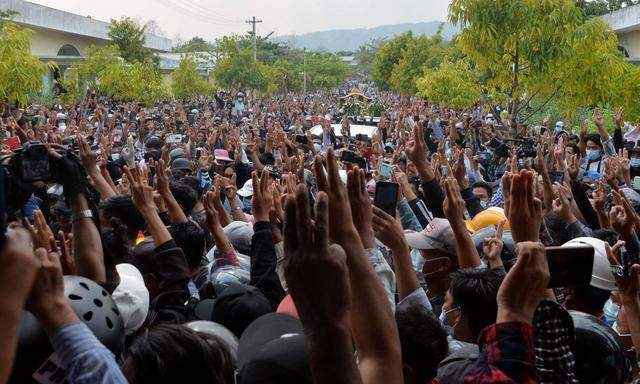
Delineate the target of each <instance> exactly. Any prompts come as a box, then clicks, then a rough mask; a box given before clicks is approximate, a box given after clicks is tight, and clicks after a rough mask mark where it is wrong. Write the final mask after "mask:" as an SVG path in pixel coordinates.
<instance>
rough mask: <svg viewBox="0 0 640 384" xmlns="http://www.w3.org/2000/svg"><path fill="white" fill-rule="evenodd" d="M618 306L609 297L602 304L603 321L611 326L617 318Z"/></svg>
mask: <svg viewBox="0 0 640 384" xmlns="http://www.w3.org/2000/svg"><path fill="white" fill-rule="evenodd" d="M619 311H620V307H619V306H618V305H616V304H615V303H614V302H613V301H612V300H611V299H609V300H607V302H606V303H605V304H604V319H605V320H604V321H605V322H606V323H607V324H609V326H612V325H613V323H615V322H616V321H617V320H618V312H619Z"/></svg>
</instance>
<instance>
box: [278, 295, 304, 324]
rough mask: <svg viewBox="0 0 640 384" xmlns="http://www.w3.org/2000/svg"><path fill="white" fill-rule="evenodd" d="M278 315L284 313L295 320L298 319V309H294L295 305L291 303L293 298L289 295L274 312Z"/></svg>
mask: <svg viewBox="0 0 640 384" xmlns="http://www.w3.org/2000/svg"><path fill="white" fill-rule="evenodd" d="M276 312H278V313H284V314H286V315H289V316H293V317H295V318H296V319H299V318H300V316H299V315H298V309H297V308H296V304H295V303H294V302H293V298H292V297H291V294H290V293H288V294H287V296H285V297H284V299H282V301H281V302H280V304H279V305H278V309H277V310H276Z"/></svg>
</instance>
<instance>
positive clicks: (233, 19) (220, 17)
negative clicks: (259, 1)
mask: <svg viewBox="0 0 640 384" xmlns="http://www.w3.org/2000/svg"><path fill="white" fill-rule="evenodd" d="M183 2H184V3H187V4H191V5H192V6H193V7H194V8H197V10H198V11H200V12H203V13H206V14H207V15H208V16H211V17H214V18H217V19H218V20H221V21H226V22H229V23H240V22H242V19H240V18H236V17H230V16H226V15H224V14H222V13H220V12H218V11H214V10H212V9H209V8H207V7H205V6H204V5H201V4H199V3H198V2H197V1H193V0H183Z"/></svg>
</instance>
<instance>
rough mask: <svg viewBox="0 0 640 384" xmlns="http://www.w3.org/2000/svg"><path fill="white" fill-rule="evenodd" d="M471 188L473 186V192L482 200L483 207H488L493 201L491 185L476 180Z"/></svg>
mask: <svg viewBox="0 0 640 384" xmlns="http://www.w3.org/2000/svg"><path fill="white" fill-rule="evenodd" d="M471 188H473V194H474V195H475V196H476V197H477V198H478V200H480V205H481V206H482V208H485V209H486V208H488V207H489V204H490V203H491V197H493V189H492V188H491V186H490V185H489V184H488V183H486V182H484V181H476V182H475V183H473V185H472V186H471Z"/></svg>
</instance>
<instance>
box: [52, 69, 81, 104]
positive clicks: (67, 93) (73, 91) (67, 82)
mask: <svg viewBox="0 0 640 384" xmlns="http://www.w3.org/2000/svg"><path fill="white" fill-rule="evenodd" d="M57 82H58V85H59V86H60V87H61V91H62V92H61V93H60V94H59V95H58V96H56V97H55V101H56V102H57V103H60V104H73V103H76V102H78V101H79V100H80V82H79V76H78V69H77V68H73V67H72V68H67V70H66V71H65V72H64V76H63V77H61V78H59V79H58V80H57Z"/></svg>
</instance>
